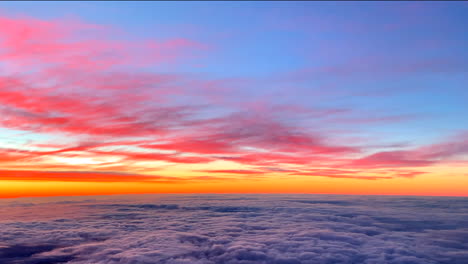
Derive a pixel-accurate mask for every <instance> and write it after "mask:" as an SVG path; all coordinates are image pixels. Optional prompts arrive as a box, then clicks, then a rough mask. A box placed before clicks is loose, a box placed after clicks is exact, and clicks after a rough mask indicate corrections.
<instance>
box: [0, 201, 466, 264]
mask: <svg viewBox="0 0 468 264" xmlns="http://www.w3.org/2000/svg"><path fill="white" fill-rule="evenodd" d="M0 205H1V206H0V215H1V216H2V217H1V218H0V236H1V237H2V240H1V242H0V263H2V264H40V263H42V264H44V263H47V264H53V263H69V264H89V263H96V264H101V263H102V264H151V263H168V264H182V263H207V264H209V263H226V264H230V263H236V264H241V263H242V264H248V263H276V264H295V263H304V264H307V263H309V264H325V263H343V264H344V263H364V264H380V263H393V264H436V263H447V264H457V263H458V264H463V263H467V260H468V199H467V198H453V197H452V198H448V197H396V196H394V197H379V196H330V195H243V196H240V195H138V196H136V195H135V196H104V197H103V196H96V197H93V198H92V199H90V198H82V197H75V198H70V197H68V198H47V199H45V198H40V199H26V198H22V199H12V200H11V199H5V200H2V201H0Z"/></svg>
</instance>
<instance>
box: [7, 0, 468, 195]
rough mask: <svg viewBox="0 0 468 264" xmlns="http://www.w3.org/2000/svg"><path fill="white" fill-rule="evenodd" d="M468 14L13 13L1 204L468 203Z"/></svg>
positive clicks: (241, 5)
mask: <svg viewBox="0 0 468 264" xmlns="http://www.w3.org/2000/svg"><path fill="white" fill-rule="evenodd" d="M467 11H468V4H467V3H465V2H320V1H318V2H313V1H311V2H292V1H288V2H262V1H258V2H195V1H194V2H136V1H126V2H107V1H106V2H98V1H91V2H79V1H72V2H36V1H35V2H26V1H22V2H13V1H12V2H2V3H0V197H3V198H6V197H22V196H56V195H93V194H124V193H334V194H382V195H386V194H395V195H442V196H467V195H468V122H467V121H468V118H467V117H468V104H467V103H466V102H467V101H468V90H467V89H466V86H467V82H468V80H467V72H468V51H467V50H466V46H467V45H468V35H467V34H466V27H467V26H468V18H466V15H465V14H466V12H467Z"/></svg>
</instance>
